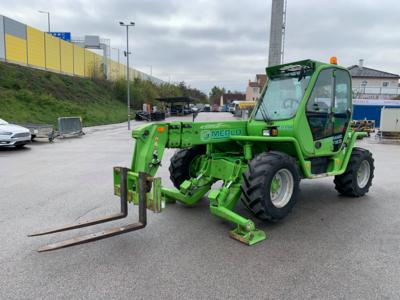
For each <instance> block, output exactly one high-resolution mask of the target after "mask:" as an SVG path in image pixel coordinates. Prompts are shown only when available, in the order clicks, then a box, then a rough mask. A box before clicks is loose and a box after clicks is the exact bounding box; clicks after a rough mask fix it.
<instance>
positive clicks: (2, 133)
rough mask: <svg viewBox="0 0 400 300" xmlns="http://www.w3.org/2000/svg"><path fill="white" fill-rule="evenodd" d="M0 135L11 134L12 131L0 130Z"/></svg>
mask: <svg viewBox="0 0 400 300" xmlns="http://www.w3.org/2000/svg"><path fill="white" fill-rule="evenodd" d="M0 135H12V132H8V131H0Z"/></svg>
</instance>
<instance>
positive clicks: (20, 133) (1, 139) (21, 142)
mask: <svg viewBox="0 0 400 300" xmlns="http://www.w3.org/2000/svg"><path fill="white" fill-rule="evenodd" d="M30 141H31V133H30V131H29V129H28V128H25V127H22V126H19V125H13V124H9V123H8V122H6V121H4V120H2V119H0V147H16V148H22V147H24V146H25V145H26V144H28V143H29V142H30Z"/></svg>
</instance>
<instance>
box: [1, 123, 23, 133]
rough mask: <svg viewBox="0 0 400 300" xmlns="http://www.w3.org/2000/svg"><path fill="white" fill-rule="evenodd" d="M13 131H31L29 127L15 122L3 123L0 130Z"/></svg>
mask: <svg viewBox="0 0 400 300" xmlns="http://www.w3.org/2000/svg"><path fill="white" fill-rule="evenodd" d="M3 131H4V132H12V133H24V132H29V129H28V128H25V127H22V126H19V125H14V124H2V125H0V132H3Z"/></svg>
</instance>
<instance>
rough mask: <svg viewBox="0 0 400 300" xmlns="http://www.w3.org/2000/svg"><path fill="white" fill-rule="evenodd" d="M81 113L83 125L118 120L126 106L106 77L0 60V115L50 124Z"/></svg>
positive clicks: (123, 114) (120, 118) (22, 120)
mask: <svg viewBox="0 0 400 300" xmlns="http://www.w3.org/2000/svg"><path fill="white" fill-rule="evenodd" d="M61 116H82V118H83V121H84V125H85V126H90V125H96V124H106V123H116V122H122V121H123V120H124V119H125V116H126V106H125V104H124V102H123V101H121V100H118V98H117V97H116V93H115V89H114V84H112V83H110V82H107V81H92V80H89V79H84V78H78V77H71V76H66V75H59V74H55V73H50V72H46V71H41V70H35V69H30V68H26V67H21V66H16V65H11V64H6V63H1V62H0V118H1V119H5V120H8V121H12V122H20V123H49V124H54V123H55V122H56V120H57V118H58V117H61Z"/></svg>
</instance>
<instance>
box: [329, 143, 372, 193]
mask: <svg viewBox="0 0 400 300" xmlns="http://www.w3.org/2000/svg"><path fill="white" fill-rule="evenodd" d="M364 161H366V162H368V167H369V178H368V181H367V182H366V184H365V185H364V184H363V185H362V186H360V184H359V181H358V171H359V170H360V167H361V164H362V163H363V162H364ZM364 164H365V163H364ZM374 170H375V167H374V159H373V158H372V154H371V152H369V151H368V150H366V149H363V148H358V147H355V148H353V151H352V153H351V157H350V160H349V163H348V165H347V169H346V172H344V173H343V174H342V175H338V176H335V180H334V183H335V189H336V190H337V191H338V192H339V193H340V194H342V195H345V196H350V197H360V196H364V195H365V194H366V193H368V191H369V188H370V187H371V185H372V179H373V178H374ZM361 183H362V182H361Z"/></svg>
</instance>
